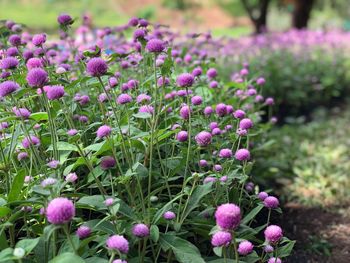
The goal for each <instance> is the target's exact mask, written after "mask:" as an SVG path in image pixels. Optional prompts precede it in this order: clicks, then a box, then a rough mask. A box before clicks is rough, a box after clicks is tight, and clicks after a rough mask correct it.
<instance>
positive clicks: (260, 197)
mask: <svg viewBox="0 0 350 263" xmlns="http://www.w3.org/2000/svg"><path fill="white" fill-rule="evenodd" d="M268 196H269V195H268V193H266V192H260V193H259V194H258V198H259V199H260V200H261V201H264V200H265V199H266V197H268Z"/></svg>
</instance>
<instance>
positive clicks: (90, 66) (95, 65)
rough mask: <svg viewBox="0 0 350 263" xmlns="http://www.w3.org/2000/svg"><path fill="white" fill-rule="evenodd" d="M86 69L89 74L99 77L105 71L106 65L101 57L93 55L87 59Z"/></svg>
mask: <svg viewBox="0 0 350 263" xmlns="http://www.w3.org/2000/svg"><path fill="white" fill-rule="evenodd" d="M86 70H87V72H88V74H89V75H90V76H92V77H100V76H102V75H105V74H106V73H107V70H108V65H107V63H106V61H104V60H103V59H102V58H99V57H95V58H91V59H90V60H89V61H88V63H87V64H86Z"/></svg>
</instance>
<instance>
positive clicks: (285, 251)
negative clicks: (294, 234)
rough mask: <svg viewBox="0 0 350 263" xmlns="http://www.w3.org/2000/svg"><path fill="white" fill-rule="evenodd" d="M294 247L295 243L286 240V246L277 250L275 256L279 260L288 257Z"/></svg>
mask: <svg viewBox="0 0 350 263" xmlns="http://www.w3.org/2000/svg"><path fill="white" fill-rule="evenodd" d="M294 245H295V241H291V240H288V243H287V244H286V245H284V246H282V247H279V248H278V249H277V252H276V253H278V254H277V255H278V257H280V258H284V257H288V256H289V255H290V254H291V253H292V250H293V247H294Z"/></svg>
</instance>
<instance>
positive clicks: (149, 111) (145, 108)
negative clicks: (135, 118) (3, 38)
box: [139, 105, 154, 114]
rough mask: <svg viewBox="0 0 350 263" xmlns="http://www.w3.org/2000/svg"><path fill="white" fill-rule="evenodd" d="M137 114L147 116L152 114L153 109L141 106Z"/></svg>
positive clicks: (148, 106)
mask: <svg viewBox="0 0 350 263" xmlns="http://www.w3.org/2000/svg"><path fill="white" fill-rule="evenodd" d="M139 112H145V113H149V114H153V112H154V108H153V106H151V105H143V106H141V107H140V108H139Z"/></svg>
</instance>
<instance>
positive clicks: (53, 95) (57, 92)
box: [46, 85, 64, 100]
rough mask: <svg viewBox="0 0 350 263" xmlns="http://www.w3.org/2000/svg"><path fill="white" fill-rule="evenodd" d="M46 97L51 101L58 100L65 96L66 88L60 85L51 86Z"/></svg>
mask: <svg viewBox="0 0 350 263" xmlns="http://www.w3.org/2000/svg"><path fill="white" fill-rule="evenodd" d="M46 95H47V98H48V99H49V100H58V99H60V98H62V97H63V96H64V87H63V86H60V85H54V86H49V87H48V89H47V90H46Z"/></svg>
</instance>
